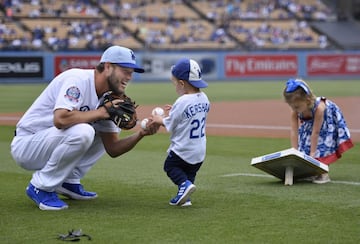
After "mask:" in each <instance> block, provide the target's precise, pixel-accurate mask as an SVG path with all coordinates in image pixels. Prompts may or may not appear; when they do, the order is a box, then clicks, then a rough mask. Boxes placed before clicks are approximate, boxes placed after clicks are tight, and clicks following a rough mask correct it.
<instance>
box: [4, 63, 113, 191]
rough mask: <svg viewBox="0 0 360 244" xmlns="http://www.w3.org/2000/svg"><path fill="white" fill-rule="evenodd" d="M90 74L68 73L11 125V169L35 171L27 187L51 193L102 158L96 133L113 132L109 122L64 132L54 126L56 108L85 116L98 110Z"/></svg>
mask: <svg viewBox="0 0 360 244" xmlns="http://www.w3.org/2000/svg"><path fill="white" fill-rule="evenodd" d="M99 103H100V100H99V98H98V96H97V94H96V91H95V81H94V70H85V69H70V70H68V71H65V72H63V73H61V74H60V75H58V76H57V77H55V78H54V79H53V80H52V82H50V84H49V85H48V86H47V88H46V89H45V90H44V91H43V92H42V93H41V94H40V96H39V97H38V98H37V99H36V100H35V101H34V103H33V104H32V105H31V106H30V108H29V109H28V110H27V111H26V113H25V114H24V116H23V117H22V118H21V119H20V121H19V122H18V124H17V126H16V136H15V137H14V139H13V141H12V143H11V153H12V156H13V158H14V159H15V161H16V162H17V164H19V165H20V166H21V167H23V168H25V169H28V170H35V172H34V174H33V177H32V179H31V184H33V185H34V186H35V187H37V188H39V189H42V190H44V191H49V192H51V191H54V190H55V189H56V188H57V187H58V186H59V185H61V184H62V183H63V182H64V181H65V182H68V183H73V184H76V183H80V179H81V178H82V177H83V176H84V175H85V174H86V173H87V172H88V171H89V170H90V168H91V167H92V166H93V165H94V164H95V163H96V161H97V160H98V159H99V158H100V157H101V156H102V155H103V154H104V153H105V149H104V146H103V144H102V141H101V138H100V136H99V135H98V132H100V131H101V132H114V133H119V132H120V129H119V128H118V127H117V126H116V125H115V124H114V123H113V122H112V121H110V120H101V121H97V122H94V123H91V124H87V123H80V124H76V125H74V126H72V127H70V128H67V129H57V128H56V127H55V126H54V123H53V119H54V111H55V110H56V109H67V110H70V111H72V110H79V111H88V110H94V109H96V108H97V107H98V105H99Z"/></svg>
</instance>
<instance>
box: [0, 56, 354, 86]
mask: <svg viewBox="0 0 360 244" xmlns="http://www.w3.org/2000/svg"><path fill="white" fill-rule="evenodd" d="M101 53H102V52H59V53H51V52H1V53H0V83H47V82H50V81H51V80H52V78H53V77H54V76H56V75H57V74H59V73H60V72H62V71H64V70H66V69H69V68H75V67H76V68H94V67H95V66H96V64H97V63H98V61H99V60H100V56H101ZM135 54H136V58H137V62H138V63H139V64H140V65H142V66H143V67H144V68H145V70H146V73H144V74H137V73H134V76H133V80H134V81H139V82H142V81H159V82H162V81H168V80H169V79H170V69H171V66H172V65H173V64H174V63H175V62H176V60H178V59H179V58H182V57H188V58H192V59H194V60H196V61H197V62H198V63H199V64H200V66H201V68H202V71H203V78H204V79H206V80H208V81H249V80H277V79H281V80H284V79H288V78H290V77H301V78H304V79H333V80H336V79H359V77H360V51H347V52H325V51H319V52H287V51H279V52H235V51H233V52H221V51H219V52H213V51H206V52H205V51H204V52H203V51H199V52H190V51H184V52H175V51H174V52H149V51H135Z"/></svg>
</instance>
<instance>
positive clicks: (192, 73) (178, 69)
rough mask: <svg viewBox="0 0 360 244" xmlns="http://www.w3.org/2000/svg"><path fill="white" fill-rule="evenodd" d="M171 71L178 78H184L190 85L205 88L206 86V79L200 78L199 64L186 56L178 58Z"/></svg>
mask: <svg viewBox="0 0 360 244" xmlns="http://www.w3.org/2000/svg"><path fill="white" fill-rule="evenodd" d="M171 73H172V75H173V76H175V77H176V78H177V79H179V80H186V81H188V82H189V83H190V84H191V85H192V86H194V87H197V88H205V87H207V86H208V84H207V83H206V81H204V80H203V79H201V69H200V66H199V64H198V63H197V62H196V61H194V60H192V59H188V58H182V59H180V60H179V61H178V62H177V63H176V64H175V65H174V66H173V67H172V69H171Z"/></svg>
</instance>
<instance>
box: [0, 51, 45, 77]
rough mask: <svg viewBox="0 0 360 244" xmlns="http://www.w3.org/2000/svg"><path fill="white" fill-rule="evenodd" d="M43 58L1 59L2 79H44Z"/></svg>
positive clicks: (0, 75) (0, 74)
mask: <svg viewBox="0 0 360 244" xmlns="http://www.w3.org/2000/svg"><path fill="white" fill-rule="evenodd" d="M43 70H44V68H43V58H42V57H19V56H17V57H0V77H3V78H5V77H6V78H19V77H22V78H43V76H44V74H43Z"/></svg>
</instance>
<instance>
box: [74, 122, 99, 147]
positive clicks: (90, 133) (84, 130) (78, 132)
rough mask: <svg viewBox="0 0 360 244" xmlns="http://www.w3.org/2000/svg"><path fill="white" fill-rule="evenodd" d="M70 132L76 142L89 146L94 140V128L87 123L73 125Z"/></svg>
mask: <svg viewBox="0 0 360 244" xmlns="http://www.w3.org/2000/svg"><path fill="white" fill-rule="evenodd" d="M71 133H72V135H71V137H72V138H73V140H74V141H76V143H77V144H82V145H85V146H90V145H91V144H92V143H93V141H94V137H95V129H94V128H93V127H92V126H91V125H89V124H85V123H83V124H77V125H74V126H73V128H72V131H71Z"/></svg>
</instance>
